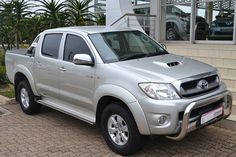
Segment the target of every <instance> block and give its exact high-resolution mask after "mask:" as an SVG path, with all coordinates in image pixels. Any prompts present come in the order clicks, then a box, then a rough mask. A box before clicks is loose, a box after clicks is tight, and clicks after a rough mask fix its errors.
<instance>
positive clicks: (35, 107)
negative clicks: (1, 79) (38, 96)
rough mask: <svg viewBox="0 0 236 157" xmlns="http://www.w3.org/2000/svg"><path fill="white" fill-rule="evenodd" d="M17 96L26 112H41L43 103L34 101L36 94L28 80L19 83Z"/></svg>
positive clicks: (30, 113)
mask: <svg viewBox="0 0 236 157" xmlns="http://www.w3.org/2000/svg"><path fill="white" fill-rule="evenodd" d="M17 97H18V100H19V103H20V106H21V109H22V111H23V112H24V113H26V114H29V115H32V114H36V113H39V112H40V110H41V104H38V103H37V102H35V101H34V99H35V96H34V93H33V91H32V90H31V87H30V85H29V83H28V81H21V82H20V83H19V84H18V85H17Z"/></svg>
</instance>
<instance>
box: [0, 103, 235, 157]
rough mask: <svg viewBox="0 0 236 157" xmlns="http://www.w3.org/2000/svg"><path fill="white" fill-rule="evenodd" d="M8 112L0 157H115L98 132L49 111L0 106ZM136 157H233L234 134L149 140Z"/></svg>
mask: <svg viewBox="0 0 236 157" xmlns="http://www.w3.org/2000/svg"><path fill="white" fill-rule="evenodd" d="M0 107H3V108H5V109H7V110H8V111H10V112H11V114H10V115H5V116H1V115H0V157H5V156H10V157H17V156H23V157H27V156H29V157H34V156H35V157H36V156H43V157H47V156H49V157H51V156H55V157H61V156H64V157H68V156H116V154H114V153H113V152H111V151H110V150H109V148H108V147H107V145H106V144H105V142H104V140H103V138H102V135H101V133H100V130H99V129H98V128H96V127H94V126H90V125H89V124H86V123H84V122H82V121H80V120H77V119H75V118H73V117H70V116H68V115H66V114H63V113H60V112H57V111H55V110H53V109H49V108H46V107H45V108H43V110H42V113H40V114H38V115H35V116H28V115H25V114H23V112H22V111H21V110H20V107H19V105H18V104H16V103H13V104H6V105H0ZM136 156H207V157H210V156H220V157H223V156H232V157H235V156H236V132H233V131H230V130H225V129H222V128H217V127H212V126H211V127H207V128H204V129H202V130H199V131H196V132H194V133H191V134H190V135H188V136H187V137H186V138H185V139H184V140H183V141H181V142H175V141H171V140H168V139H166V138H164V137H151V138H149V139H148V140H147V143H146V145H145V147H144V149H143V150H142V151H141V152H139V153H137V154H136Z"/></svg>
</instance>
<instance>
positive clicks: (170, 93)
mask: <svg viewBox="0 0 236 157" xmlns="http://www.w3.org/2000/svg"><path fill="white" fill-rule="evenodd" d="M139 87H140V88H141V89H142V91H143V92H144V93H145V94H146V95H147V96H149V97H150V98H153V99H158V100H170V99H172V100H173V99H179V98H180V97H179V95H178V94H177V93H176V91H175V89H174V87H173V86H172V85H171V84H159V83H139Z"/></svg>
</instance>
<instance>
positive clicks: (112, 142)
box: [101, 103, 144, 155]
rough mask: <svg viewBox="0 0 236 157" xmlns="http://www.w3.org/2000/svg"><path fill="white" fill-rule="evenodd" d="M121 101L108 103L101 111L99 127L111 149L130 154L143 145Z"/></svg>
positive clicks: (133, 122) (142, 138) (142, 140)
mask: <svg viewBox="0 0 236 157" xmlns="http://www.w3.org/2000/svg"><path fill="white" fill-rule="evenodd" d="M122 105H124V104H122V103H113V104H110V105H108V106H107V107H106V108H105V109H104V111H103V113H102V120H101V128H102V131H103V136H104V139H105V141H106V143H107V144H108V146H109V147H110V148H111V150H112V151H114V152H116V153H118V154H121V155H131V154H134V153H135V152H137V151H139V150H140V149H141V148H142V147H143V145H144V136H142V135H140V133H139V131H138V128H137V126H136V123H135V121H134V119H133V117H132V115H131V113H130V112H129V111H128V110H127V109H126V108H125V107H122Z"/></svg>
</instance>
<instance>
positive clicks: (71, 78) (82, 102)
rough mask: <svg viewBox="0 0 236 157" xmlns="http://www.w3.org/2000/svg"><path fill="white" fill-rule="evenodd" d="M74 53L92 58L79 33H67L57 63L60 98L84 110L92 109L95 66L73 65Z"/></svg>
mask: <svg viewBox="0 0 236 157" xmlns="http://www.w3.org/2000/svg"><path fill="white" fill-rule="evenodd" d="M76 54H88V55H90V56H91V57H92V58H93V55H92V52H91V50H90V48H89V45H88V44H87V42H86V40H85V39H84V38H83V37H82V36H79V35H74V34H67V35H66V38H65V44H64V51H63V55H62V58H61V60H60V63H59V68H60V69H61V71H60V77H59V79H60V99H61V100H62V101H65V102H67V103H69V104H71V105H75V106H77V107H80V108H84V109H85V110H90V111H91V110H92V109H93V93H94V75H95V68H94V67H92V66H87V65H75V64H74V63H73V57H74V55H76Z"/></svg>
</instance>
